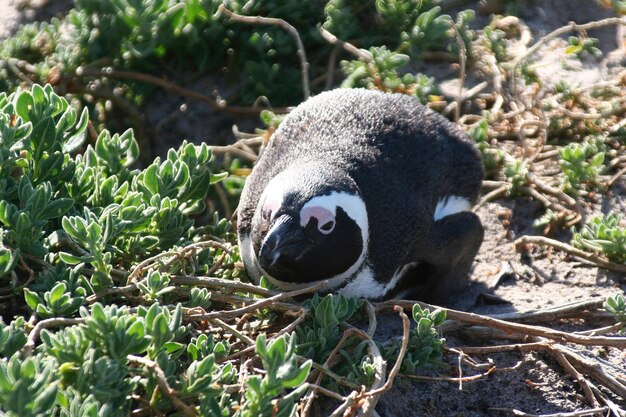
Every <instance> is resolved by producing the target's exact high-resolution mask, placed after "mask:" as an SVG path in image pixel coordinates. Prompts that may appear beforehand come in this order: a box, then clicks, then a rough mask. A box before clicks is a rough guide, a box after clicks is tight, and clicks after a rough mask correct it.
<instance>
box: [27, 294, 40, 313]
mask: <svg viewBox="0 0 626 417" xmlns="http://www.w3.org/2000/svg"><path fill="white" fill-rule="evenodd" d="M24 299H25V300H26V304H28V307H30V309H31V310H33V311H35V310H37V306H38V305H39V303H41V302H42V300H41V298H39V295H37V293H34V292H32V291H31V290H29V289H28V288H24Z"/></svg>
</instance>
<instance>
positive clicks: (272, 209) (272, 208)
mask: <svg viewBox="0 0 626 417" xmlns="http://www.w3.org/2000/svg"><path fill="white" fill-rule="evenodd" d="M282 203H283V196H282V195H277V194H270V195H268V196H267V197H266V198H265V202H264V203H263V209H262V210H263V213H267V214H269V215H272V214H274V213H276V211H278V209H279V208H280V205H281V204H282Z"/></svg>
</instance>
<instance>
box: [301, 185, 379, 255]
mask: <svg viewBox="0 0 626 417" xmlns="http://www.w3.org/2000/svg"><path fill="white" fill-rule="evenodd" d="M311 207H318V208H322V209H326V210H328V211H330V212H332V213H335V215H336V214H337V207H341V208H342V209H343V211H345V212H346V214H347V215H348V217H350V218H351V219H352V220H354V221H355V222H356V224H357V225H358V226H359V228H360V229H361V237H362V238H363V243H364V245H365V246H367V242H368V239H369V226H368V222H367V210H366V209H365V203H364V202H363V200H361V197H359V196H357V195H354V194H348V193H338V192H333V193H331V194H330V195H320V196H317V197H313V198H312V199H310V200H309V201H308V202H307V203H306V204H305V205H304V206H303V207H302V210H301V213H304V212H305V211H306V210H308V209H309V208H311Z"/></svg>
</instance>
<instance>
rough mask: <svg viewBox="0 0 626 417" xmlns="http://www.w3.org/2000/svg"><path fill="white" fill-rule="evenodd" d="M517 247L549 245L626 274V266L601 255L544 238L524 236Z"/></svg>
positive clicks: (518, 241) (517, 242)
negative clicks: (530, 244)
mask: <svg viewBox="0 0 626 417" xmlns="http://www.w3.org/2000/svg"><path fill="white" fill-rule="evenodd" d="M514 243H515V247H516V248H517V249H518V250H520V248H521V247H522V246H524V245H526V244H529V243H532V244H535V245H547V246H552V247H554V248H557V249H559V250H562V251H563V252H566V253H569V254H570V255H573V256H577V257H579V258H582V259H585V260H587V261H589V262H592V263H594V264H596V265H597V266H599V267H601V268H605V269H610V270H611V271H615V272H626V265H622V264H616V263H614V262H610V261H607V260H606V259H604V258H602V257H601V256H599V255H596V254H593V253H589V252H585V251H583V250H580V249H577V248H575V247H573V246H571V245H568V244H567V243H564V242H561V241H558V240H554V239H550V238H547V237H544V236H522V237H520V238H519V239H517V240H516V241H515V242H514Z"/></svg>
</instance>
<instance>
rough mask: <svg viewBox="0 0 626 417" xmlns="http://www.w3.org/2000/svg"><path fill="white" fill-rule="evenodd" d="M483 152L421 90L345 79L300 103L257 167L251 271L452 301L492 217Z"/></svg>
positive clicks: (247, 219) (248, 217) (247, 221)
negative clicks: (484, 214) (479, 205)
mask: <svg viewBox="0 0 626 417" xmlns="http://www.w3.org/2000/svg"><path fill="white" fill-rule="evenodd" d="M482 178H483V164H482V161H481V156H480V154H479V152H478V151H477V149H476V148H475V147H474V145H473V143H472V141H471V139H470V138H469V137H468V136H467V135H466V134H465V133H464V132H463V131H462V130H461V129H460V128H459V127H458V126H457V125H455V124H453V123H452V122H450V121H448V120H447V119H445V118H444V117H443V116H441V115H439V114H438V113H436V112H434V111H432V110H430V109H428V108H427V107H425V106H422V105H421V104H420V103H419V102H418V101H417V99H416V98H414V97H411V96H408V95H403V94H391V93H383V92H380V91H375V90H366V89H337V90H332V91H327V92H324V93H321V94H319V95H317V96H315V97H312V98H310V99H308V100H307V101H305V102H304V103H302V104H300V105H299V106H297V107H296V108H295V109H294V110H292V111H291V112H290V113H289V114H288V115H287V116H286V117H285V118H284V120H283V121H282V123H281V124H280V125H279V127H278V129H277V130H276V131H275V132H274V134H273V135H272V136H271V138H270V140H269V142H268V145H267V146H266V147H265V149H264V150H263V152H262V154H261V156H260V157H259V159H258V161H257V163H256V165H255V167H254V168H253V170H252V172H251V174H250V175H249V176H248V178H247V179H246V183H245V185H244V188H243V190H242V194H241V199H240V204H239V207H238V214H237V215H238V219H237V232H238V243H239V248H240V253H241V257H242V260H243V263H244V265H245V268H246V271H247V274H248V276H249V277H250V278H251V280H252V281H254V282H257V283H258V282H259V280H260V278H261V276H265V277H266V278H267V279H268V280H269V281H270V282H271V283H272V284H274V285H275V286H276V287H278V288H280V289H282V290H292V289H297V288H301V287H304V286H308V285H312V284H313V283H315V282H317V281H326V282H325V284H324V288H323V290H322V291H323V292H338V293H342V294H344V295H345V296H353V297H362V298H367V299H370V300H385V299H389V298H400V297H402V298H411V299H418V300H422V301H445V300H446V299H447V297H449V295H450V294H451V292H453V291H456V290H458V289H460V288H462V287H463V285H465V284H467V283H468V281H469V279H468V275H469V271H470V268H471V265H472V262H473V259H474V257H475V256H476V253H477V252H478V249H479V247H480V245H481V243H482V240H483V234H484V229H483V227H482V224H481V222H480V220H479V218H478V216H476V214H474V213H473V212H472V211H471V207H472V205H473V204H474V203H475V202H476V200H477V199H478V196H479V192H480V188H481V182H482Z"/></svg>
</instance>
